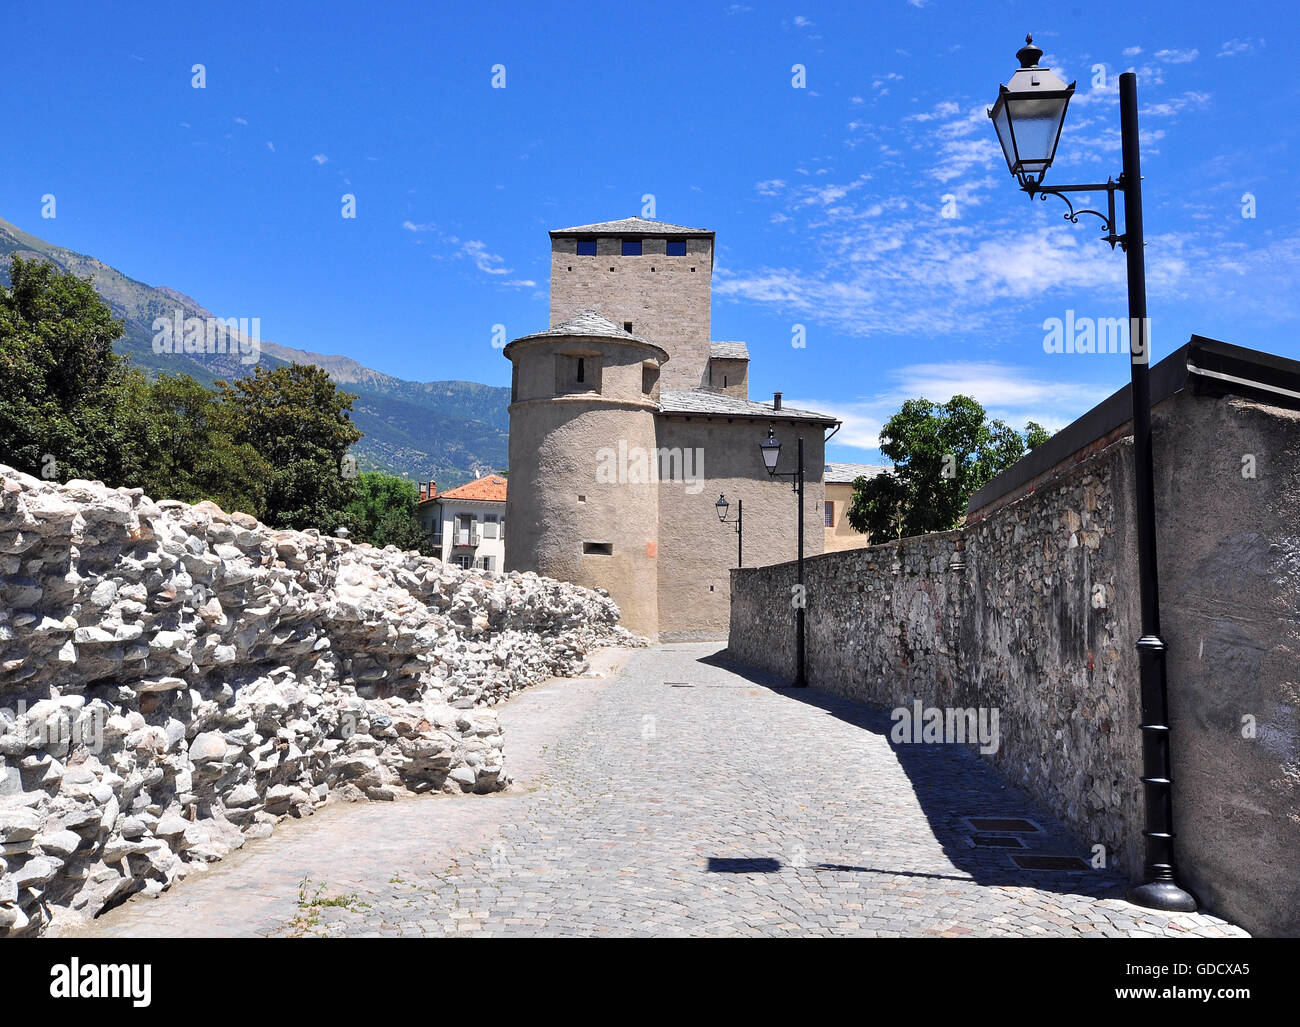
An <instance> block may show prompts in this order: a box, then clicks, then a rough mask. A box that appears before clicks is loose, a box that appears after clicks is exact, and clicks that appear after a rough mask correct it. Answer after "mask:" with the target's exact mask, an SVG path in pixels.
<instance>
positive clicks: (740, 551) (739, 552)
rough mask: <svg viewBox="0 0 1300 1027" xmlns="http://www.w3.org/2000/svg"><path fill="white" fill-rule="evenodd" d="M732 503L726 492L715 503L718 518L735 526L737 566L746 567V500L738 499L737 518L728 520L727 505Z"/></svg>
mask: <svg viewBox="0 0 1300 1027" xmlns="http://www.w3.org/2000/svg"><path fill="white" fill-rule="evenodd" d="M730 505H731V504H730V503H728V502H727V497H726V495H725V494H722V495H719V496H718V501H717V502H716V503H714V504H713V506H714V509H716V510H717V511H718V520H720V521H721V522H722V523H723V524H727V523H730V524H731V525H732V526H733V528H734V529H735V532H736V566H737V567H744V566H745V559H744V556H745V550H744V545H745V501H744V500H743V499H737V500H736V519H735V520H734V521H731V522H728V520H727V507H729V506H730Z"/></svg>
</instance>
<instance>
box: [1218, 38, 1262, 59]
mask: <svg viewBox="0 0 1300 1027" xmlns="http://www.w3.org/2000/svg"><path fill="white" fill-rule="evenodd" d="M1257 43H1258V45H1260V46H1263V44H1264V40H1262V39H1260V40H1250V39H1229V40H1228V41H1227V42H1226V43H1224V44H1223V45H1222V46H1221V47H1219V52H1218V53H1217V54H1215V56H1216V57H1245V56H1246V55H1247V54H1252V53H1254V52H1255V46H1256V44H1257Z"/></svg>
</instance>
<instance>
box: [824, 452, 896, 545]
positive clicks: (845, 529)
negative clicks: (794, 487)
mask: <svg viewBox="0 0 1300 1027" xmlns="http://www.w3.org/2000/svg"><path fill="white" fill-rule="evenodd" d="M888 470H891V468H890V467H889V466H888V465H885V464H827V465H826V466H825V467H824V468H823V469H822V479H823V481H825V483H826V501H825V503H824V504H823V507H824V512H823V520H824V522H825V527H826V540H825V543H824V545H825V548H826V552H828V553H834V552H837V551H838V550H841V549H861V548H862V547H864V546H869V545H871V536H870V535H868V534H865V533H864V532H860V531H857V530H855V529H854V528H853V526H852V525H851V524H849V507H851V506H852V505H853V483H854V482H855V481H857V479H858V478H860V477H862V478H874V477H875V476H876V475H877V474H880V473H881V472H882V471H888Z"/></svg>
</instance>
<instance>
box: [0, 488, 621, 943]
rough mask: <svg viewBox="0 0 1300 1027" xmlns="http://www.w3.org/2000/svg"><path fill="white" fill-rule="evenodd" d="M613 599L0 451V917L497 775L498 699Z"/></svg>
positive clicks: (119, 892)
mask: <svg viewBox="0 0 1300 1027" xmlns="http://www.w3.org/2000/svg"><path fill="white" fill-rule="evenodd" d="M618 617H619V611H618V608H617V607H616V606H615V604H614V603H613V601H612V600H610V598H609V597H608V596H607V595H604V594H602V593H599V592H596V591H592V590H589V589H585V588H581V587H578V586H575V585H569V584H564V583H561V582H557V581H553V580H550V579H547V578H542V577H538V576H537V575H535V574H520V573H511V574H493V573H489V572H483V571H469V570H461V569H459V568H456V567H452V566H450V565H447V564H444V563H442V562H441V561H439V560H436V559H433V558H429V557H423V556H420V555H418V554H416V553H403V552H399V551H397V550H396V549H394V548H392V547H389V548H387V549H384V550H379V549H375V548H374V547H372V546H368V545H359V544H354V543H352V542H349V541H347V540H344V539H339V538H332V537H328V536H322V535H320V534H318V533H317V532H314V531H306V532H296V531H276V530H272V529H270V528H268V527H266V526H265V525H262V524H260V523H259V522H258V521H257V520H255V519H254V518H252V517H249V516H247V515H245V514H239V513H233V514H227V513H224V512H222V511H221V510H220V509H219V508H217V507H216V506H214V505H212V504H210V503H200V504H198V505H197V506H190V505H187V504H183V503H177V502H154V501H152V500H150V499H148V498H147V497H145V496H144V495H143V494H142V493H141V492H140V490H138V489H109V488H106V487H105V486H103V485H102V484H100V483H98V482H87V481H71V482H68V483H67V484H64V485H60V484H57V483H50V482H43V481H40V480H38V479H36V478H32V477H30V476H28V475H25V474H22V473H20V472H17V471H14V470H12V469H10V468H8V467H4V466H2V465H0V937H4V936H6V935H21V934H31V933H37V932H39V931H40V930H42V929H44V928H45V927H47V926H48V925H49V924H50V923H51V922H54V921H58V922H60V923H69V924H70V923H72V922H75V921H76V920H77V919H79V918H83V919H84V918H89V917H93V916H94V915H95V914H96V913H98V912H100V911H101V910H103V909H104V908H106V907H109V906H111V905H112V904H114V903H116V902H117V901H120V900H121V899H123V898H125V897H126V896H128V895H129V894H131V893H133V892H136V891H140V890H145V891H149V892H157V891H160V890H162V889H163V888H165V887H167V886H168V885H170V884H171V883H172V882H173V881H175V880H178V879H180V878H182V877H184V876H185V875H186V873H188V872H189V871H190V870H191V869H192V868H193V867H194V866H195V864H197V863H203V862H208V861H212V860H216V859H220V858H221V857H222V856H223V855H225V854H226V853H228V852H230V851H231V850H232V849H234V848H238V847H239V846H241V845H242V844H243V843H244V841H245V840H247V839H249V838H259V837H265V836H266V835H268V834H270V833H271V830H272V828H273V825H274V824H275V823H276V822H277V821H278V820H280V819H281V818H283V817H284V816H286V815H295V816H301V815H304V814H307V813H311V812H312V811H313V810H315V809H316V808H318V807H319V806H321V805H322V804H323V803H325V802H326V801H327V800H328V799H329V798H330V797H332V796H341V797H344V798H350V799H372V800H386V799H393V798H396V797H398V796H399V795H401V794H404V793H416V792H431V791H442V792H456V793H459V792H488V791H493V790H496V789H500V788H502V787H504V786H505V784H506V783H507V782H508V775H507V771H506V763H505V759H504V752H503V739H502V735H501V729H500V726H499V724H498V721H497V718H496V716H495V714H494V713H493V712H491V711H490V710H489V709H486V708H485V707H490V706H492V705H493V704H495V703H497V702H499V701H500V700H502V699H504V698H506V697H507V696H509V695H510V694H511V693H513V692H514V691H516V690H518V689H520V688H522V687H524V686H527V685H529V684H532V683H534V682H538V681H541V680H544V679H546V678H549V677H553V676H567V675H573V674H576V673H581V671H582V670H583V669H584V668H585V658H584V654H585V653H586V652H587V651H588V650H590V649H592V648H594V647H598V646H602V645H610V644H635V643H636V642H637V641H638V640H636V639H634V638H633V637H632V636H629V635H628V633H627V632H626V631H624V630H623V629H622V628H620V627H619V626H618Z"/></svg>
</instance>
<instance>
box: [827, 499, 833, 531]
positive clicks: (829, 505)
mask: <svg viewBox="0 0 1300 1027" xmlns="http://www.w3.org/2000/svg"><path fill="white" fill-rule="evenodd" d="M826 527H828V528H833V527H835V504H834V503H832V502H831V501H830V500H829V499H828V500H826Z"/></svg>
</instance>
